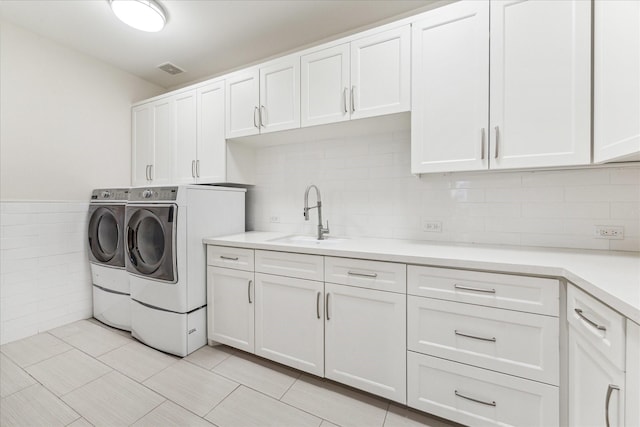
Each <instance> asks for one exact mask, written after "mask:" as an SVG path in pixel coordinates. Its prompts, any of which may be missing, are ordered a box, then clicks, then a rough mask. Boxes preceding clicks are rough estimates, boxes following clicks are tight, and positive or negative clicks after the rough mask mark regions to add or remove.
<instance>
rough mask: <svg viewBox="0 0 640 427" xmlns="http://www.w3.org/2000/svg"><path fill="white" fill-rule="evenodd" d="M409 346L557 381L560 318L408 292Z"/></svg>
mask: <svg viewBox="0 0 640 427" xmlns="http://www.w3.org/2000/svg"><path fill="white" fill-rule="evenodd" d="M407 321H408V325H407V333H408V347H409V349H410V350H413V351H416V352H420V353H425V354H430V355H432V356H438V357H443V358H446V359H451V360H455V361H458V362H462V363H468V364H471V365H475V366H479V367H482V368H487V369H491V370H494V371H500V372H505V373H508V374H512V375H517V376H520V377H525V378H529V379H532V380H536V381H541V382H545V383H548V384H553V385H558V382H559V357H560V356H559V351H558V346H559V341H558V339H559V336H558V333H559V330H558V328H559V325H558V318H556V317H551V316H540V315H537V314H531V313H521V312H518V311H511V310H502V309H499V308H492V307H482V306H478V305H471V304H462V303H457V302H450V301H442V300H435V299H430V298H421V297H416V296H409V298H408V306H407Z"/></svg>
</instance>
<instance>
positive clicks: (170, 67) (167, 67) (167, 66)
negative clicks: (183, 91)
mask: <svg viewBox="0 0 640 427" xmlns="http://www.w3.org/2000/svg"><path fill="white" fill-rule="evenodd" d="M158 68H159V69H161V70H162V71H164V72H165V73H169V74H171V75H172V76H175V75H176V74H180V73H184V70H183V69H182V68H180V67H178V66H177V65H174V64H172V63H171V62H166V63H164V64H161V65H158Z"/></svg>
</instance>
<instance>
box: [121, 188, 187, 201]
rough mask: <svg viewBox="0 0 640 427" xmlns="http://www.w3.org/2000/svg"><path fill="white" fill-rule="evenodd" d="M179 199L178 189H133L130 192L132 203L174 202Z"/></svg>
mask: <svg viewBox="0 0 640 427" xmlns="http://www.w3.org/2000/svg"><path fill="white" fill-rule="evenodd" d="M177 197H178V187H149V188H132V189H131V191H130V192H129V201H130V202H156V201H158V202H163V201H174V200H176V199H177Z"/></svg>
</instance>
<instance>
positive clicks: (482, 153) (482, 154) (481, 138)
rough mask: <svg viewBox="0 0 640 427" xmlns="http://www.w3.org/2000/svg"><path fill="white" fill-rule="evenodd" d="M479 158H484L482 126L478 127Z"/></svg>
mask: <svg viewBox="0 0 640 427" xmlns="http://www.w3.org/2000/svg"><path fill="white" fill-rule="evenodd" d="M480 160H484V128H482V129H480Z"/></svg>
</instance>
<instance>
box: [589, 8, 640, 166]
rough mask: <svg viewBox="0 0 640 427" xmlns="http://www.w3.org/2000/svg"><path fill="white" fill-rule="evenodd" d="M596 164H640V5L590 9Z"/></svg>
mask: <svg viewBox="0 0 640 427" xmlns="http://www.w3.org/2000/svg"><path fill="white" fill-rule="evenodd" d="M594 14H595V16H594V22H595V28H594V71H593V75H594V76H593V77H594V93H593V97H594V100H593V101H594V117H593V127H594V135H593V144H594V150H593V156H594V162H595V163H602V162H607V161H610V160H640V2H638V1H627V0H606V1H603V0H596V1H595V7H594Z"/></svg>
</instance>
